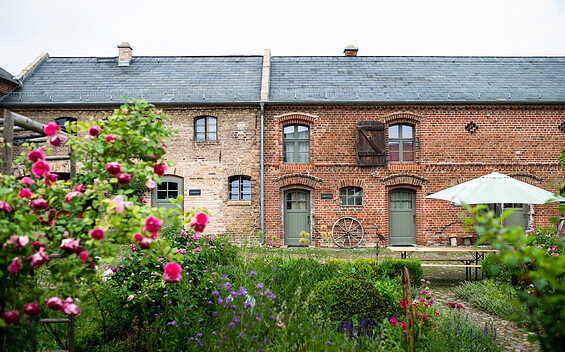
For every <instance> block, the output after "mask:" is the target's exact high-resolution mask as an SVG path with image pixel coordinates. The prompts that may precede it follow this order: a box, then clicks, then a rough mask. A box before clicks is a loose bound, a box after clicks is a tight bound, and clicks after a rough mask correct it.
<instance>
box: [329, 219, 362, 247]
mask: <svg viewBox="0 0 565 352" xmlns="http://www.w3.org/2000/svg"><path fill="white" fill-rule="evenodd" d="M332 232H333V239H334V243H335V244H337V245H338V246H339V247H341V248H355V247H357V246H358V245H359V244H360V243H361V241H363V237H364V236H365V232H364V231H363V225H361V223H360V222H359V221H358V220H357V219H355V218H352V217H350V216H344V217H342V218H339V219H337V221H336V222H335V223H334V226H333V227H332Z"/></svg>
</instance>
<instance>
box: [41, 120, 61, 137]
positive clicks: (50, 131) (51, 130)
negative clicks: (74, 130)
mask: <svg viewBox="0 0 565 352" xmlns="http://www.w3.org/2000/svg"><path fill="white" fill-rule="evenodd" d="M59 128H60V127H59V125H57V124H56V123H55V122H49V123H48V124H47V126H45V127H43V131H44V132H45V134H46V135H47V136H52V135H54V134H56V133H57V131H58V130H59Z"/></svg>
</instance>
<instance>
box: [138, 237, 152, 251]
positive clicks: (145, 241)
mask: <svg viewBox="0 0 565 352" xmlns="http://www.w3.org/2000/svg"><path fill="white" fill-rule="evenodd" d="M152 242H153V240H152V239H151V238H147V237H143V238H142V239H141V241H139V247H141V249H149V245H150V244H151V243H152Z"/></svg>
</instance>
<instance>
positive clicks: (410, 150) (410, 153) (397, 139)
mask: <svg viewBox="0 0 565 352" xmlns="http://www.w3.org/2000/svg"><path fill="white" fill-rule="evenodd" d="M388 161H389V163H413V162H414V127H413V126H410V125H403V124H398V125H392V126H389V127H388Z"/></svg>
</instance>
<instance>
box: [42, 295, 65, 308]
mask: <svg viewBox="0 0 565 352" xmlns="http://www.w3.org/2000/svg"><path fill="white" fill-rule="evenodd" d="M45 302H46V303H47V308H49V309H51V310H55V311H57V310H61V309H63V300H62V299H60V298H59V297H51V298H46V299H45Z"/></svg>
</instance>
